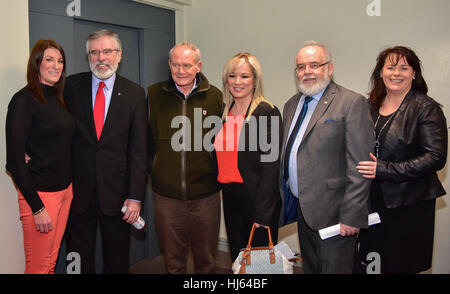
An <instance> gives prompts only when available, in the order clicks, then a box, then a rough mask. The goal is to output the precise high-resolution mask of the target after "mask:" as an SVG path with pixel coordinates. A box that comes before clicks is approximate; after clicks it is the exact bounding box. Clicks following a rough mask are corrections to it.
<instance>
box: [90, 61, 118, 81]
mask: <svg viewBox="0 0 450 294" xmlns="http://www.w3.org/2000/svg"><path fill="white" fill-rule="evenodd" d="M97 65H107V66H108V69H107V70H99V69H98V68H97ZM89 67H90V68H91V71H92V73H93V74H94V75H95V76H96V77H97V78H98V79H100V80H106V79H107V78H109V77H111V76H112V75H113V74H114V73H115V72H116V71H117V68H118V67H119V64H118V63H114V64H110V63H109V62H105V63H102V62H96V63H94V64H91V63H90V62H89Z"/></svg>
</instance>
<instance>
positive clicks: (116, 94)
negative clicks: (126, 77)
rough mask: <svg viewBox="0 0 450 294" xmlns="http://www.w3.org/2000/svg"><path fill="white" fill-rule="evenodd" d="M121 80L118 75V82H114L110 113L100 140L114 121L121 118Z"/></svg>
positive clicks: (107, 115)
mask: <svg viewBox="0 0 450 294" xmlns="http://www.w3.org/2000/svg"><path fill="white" fill-rule="evenodd" d="M120 85H121V78H120V76H119V75H118V74H116V80H115V81H114V87H113V92H112V94H111V102H110V103H109V108H108V113H107V114H106V119H105V124H104V125H103V130H102V134H101V135H100V140H99V141H101V140H102V138H103V137H104V135H105V133H106V132H108V130H109V129H110V128H111V124H112V120H113V119H114V118H117V117H119V116H120V108H121V99H122V93H121V91H120V89H121V86H120Z"/></svg>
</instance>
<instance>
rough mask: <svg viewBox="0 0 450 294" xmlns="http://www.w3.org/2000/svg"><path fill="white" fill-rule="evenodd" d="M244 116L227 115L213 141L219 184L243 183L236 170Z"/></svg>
mask: <svg viewBox="0 0 450 294" xmlns="http://www.w3.org/2000/svg"><path fill="white" fill-rule="evenodd" d="M243 123H244V116H243V115H239V116H234V115H232V114H231V113H229V114H228V117H227V120H226V122H225V123H224V124H223V126H222V129H221V130H220V132H219V134H217V136H216V139H215V141H214V148H215V150H216V155H217V165H218V168H219V175H218V176H217V181H219V182H220V183H224V184H225V183H243V182H244V180H243V179H242V177H241V173H240V172H239V168H238V144H239V135H240V133H241V129H242V124H243Z"/></svg>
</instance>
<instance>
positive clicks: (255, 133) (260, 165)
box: [212, 102, 283, 225]
mask: <svg viewBox="0 0 450 294" xmlns="http://www.w3.org/2000/svg"><path fill="white" fill-rule="evenodd" d="M246 117H247V115H246ZM262 117H267V120H264V119H262ZM275 120H277V123H278V125H276V122H275ZM272 124H274V130H273V132H272ZM282 125H283V124H282V120H281V113H280V111H279V110H278V108H276V107H275V106H274V108H272V107H271V106H270V105H269V104H267V103H265V102H261V103H259V105H258V106H257V107H256V109H255V111H254V112H253V114H252V117H251V118H250V120H249V121H247V120H246V121H244V125H243V126H242V130H241V134H240V135H239V151H238V169H239V172H240V174H241V176H242V179H243V180H244V184H245V185H246V187H247V189H248V191H249V193H250V195H251V196H252V197H253V200H254V205H255V215H254V218H255V220H254V221H255V222H257V223H259V224H262V225H273V224H277V223H278V218H279V212H280V207H281V196H280V190H279V186H278V185H279V183H278V175H279V166H280V153H281V152H280V150H281V149H280V148H281V140H282V138H283V136H282ZM260 130H262V131H266V132H265V137H266V138H264V136H261V134H260ZM271 139H274V140H277V143H278V144H276V143H274V144H275V145H276V146H275V149H270V150H268V146H272V144H270V143H271ZM244 142H245V148H244V146H242V144H243V143H244ZM256 143H257V144H256ZM212 154H213V158H214V162H215V164H216V165H217V156H216V152H212ZM265 161H266V162H265Z"/></svg>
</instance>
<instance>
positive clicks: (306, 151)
mask: <svg viewBox="0 0 450 294" xmlns="http://www.w3.org/2000/svg"><path fill="white" fill-rule="evenodd" d="M301 96H302V93H298V94H296V95H294V96H293V97H292V98H290V99H289V101H288V102H287V103H286V104H285V106H284V109H283V134H284V135H283V145H282V149H281V150H282V153H281V159H284V150H285V148H286V141H287V136H288V132H289V127H290V125H291V123H295V122H292V119H293V116H294V113H295V109H296V107H297V104H298V102H299V100H300V97H301ZM374 141H375V139H374V129H373V122H372V119H371V116H370V108H369V104H368V101H367V100H366V99H365V98H364V97H363V96H361V95H360V94H357V93H355V92H353V91H350V90H348V89H346V88H344V87H342V86H339V85H337V84H336V83H334V82H333V81H332V82H330V84H329V85H328V87H327V89H326V90H325V92H324V94H323V96H322V98H321V100H320V101H319V103H318V104H317V107H316V109H315V110H314V113H313V115H312V117H311V120H310V121H309V124H308V126H307V128H306V131H305V134H304V136H303V140H302V142H301V144H300V146H299V150H298V153H297V174H298V191H299V203H300V207H301V209H302V213H303V216H304V218H305V220H306V222H307V225H308V226H309V227H310V228H312V229H313V230H320V229H322V228H325V227H328V226H331V225H335V224H337V223H339V222H340V223H343V224H345V225H349V226H352V227H357V228H366V227H367V216H368V207H367V202H368V197H369V189H370V183H371V182H370V180H367V179H365V178H363V177H362V176H361V175H360V173H359V172H358V171H357V170H356V166H357V164H358V162H360V161H362V160H370V157H369V152H373V150H372V149H373V146H374ZM283 166H284V162H282V163H281V171H282V170H283ZM281 177H282V173H280V181H281ZM280 187H281V189H282V187H283V185H282V184H281V183H280ZM282 192H283V191H282ZM281 194H282V195H283V193H281ZM282 207H283V208H284V205H282Z"/></svg>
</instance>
